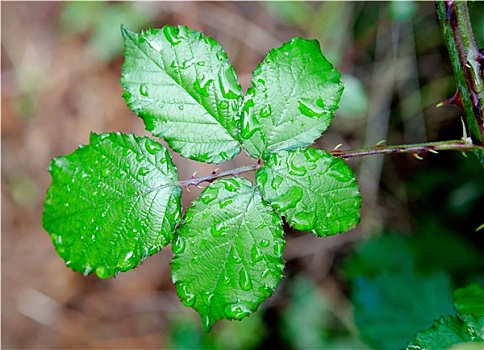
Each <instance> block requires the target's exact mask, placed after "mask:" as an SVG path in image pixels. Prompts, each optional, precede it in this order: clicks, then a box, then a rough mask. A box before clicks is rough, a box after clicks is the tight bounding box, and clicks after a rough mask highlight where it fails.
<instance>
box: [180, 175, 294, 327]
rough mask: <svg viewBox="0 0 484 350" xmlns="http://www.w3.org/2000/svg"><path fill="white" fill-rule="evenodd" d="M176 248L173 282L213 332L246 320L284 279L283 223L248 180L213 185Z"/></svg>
mask: <svg viewBox="0 0 484 350" xmlns="http://www.w3.org/2000/svg"><path fill="white" fill-rule="evenodd" d="M184 220H185V221H184V223H183V224H182V225H181V226H180V227H179V229H178V230H177V233H176V238H175V241H174V243H173V252H174V253H175V257H174V258H173V260H172V263H171V267H172V278H173V282H174V283H175V284H176V288H177V292H178V295H179V297H180V299H181V301H182V303H183V304H184V305H186V306H190V307H193V308H194V309H195V310H196V311H197V312H198V313H199V314H200V317H201V318H202V325H203V328H204V329H205V330H206V331H208V330H210V328H211V327H212V325H213V324H214V323H215V322H216V321H218V320H221V319H224V318H227V319H235V320H241V319H242V318H244V317H246V316H249V315H250V313H252V312H253V311H255V310H256V309H257V308H258V306H259V304H260V303H261V302H262V301H264V300H265V299H266V298H268V297H269V296H271V295H272V293H273V292H274V289H275V288H276V286H277V284H278V282H279V280H280V279H281V278H282V275H283V273H282V270H283V268H284V261H283V260H282V254H283V250H284V245H285V241H284V239H283V230H282V220H281V218H280V217H279V216H278V215H277V214H276V213H275V212H274V211H273V210H272V209H271V207H270V206H269V205H268V204H267V203H266V202H264V200H263V199H262V197H261V196H260V194H259V191H258V190H257V189H256V188H254V187H253V186H252V184H251V183H250V181H248V180H247V179H243V178H230V179H222V180H218V181H216V182H213V183H212V184H210V186H208V187H207V188H206V189H205V190H204V191H203V192H202V193H201V195H200V197H199V198H198V199H197V200H196V201H195V202H194V203H193V206H191V207H190V208H188V210H187V212H186V215H185V218H184Z"/></svg>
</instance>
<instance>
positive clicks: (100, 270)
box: [96, 266, 111, 278]
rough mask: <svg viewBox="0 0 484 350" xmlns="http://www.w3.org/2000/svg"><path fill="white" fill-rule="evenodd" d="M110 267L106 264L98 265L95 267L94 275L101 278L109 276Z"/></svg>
mask: <svg viewBox="0 0 484 350" xmlns="http://www.w3.org/2000/svg"><path fill="white" fill-rule="evenodd" d="M109 270H110V268H109V267H108V266H98V267H97V268H96V275H98V276H99V277H101V278H108V277H110V276H111V273H110V271H109Z"/></svg>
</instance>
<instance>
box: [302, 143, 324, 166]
mask: <svg viewBox="0 0 484 350" xmlns="http://www.w3.org/2000/svg"><path fill="white" fill-rule="evenodd" d="M304 156H305V157H306V159H307V161H308V162H311V163H315V162H316V161H318V160H319V159H321V158H322V157H323V155H322V154H321V153H319V151H318V150H317V149H314V148H311V147H309V148H307V149H306V150H305V151H304Z"/></svg>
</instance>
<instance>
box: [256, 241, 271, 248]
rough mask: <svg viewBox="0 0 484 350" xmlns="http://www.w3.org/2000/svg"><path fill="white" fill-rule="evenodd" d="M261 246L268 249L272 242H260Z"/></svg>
mask: <svg viewBox="0 0 484 350" xmlns="http://www.w3.org/2000/svg"><path fill="white" fill-rule="evenodd" d="M259 244H260V246H261V247H263V248H266V247H268V246H269V244H271V242H270V241H269V240H268V239H263V240H261V241H260V242H259Z"/></svg>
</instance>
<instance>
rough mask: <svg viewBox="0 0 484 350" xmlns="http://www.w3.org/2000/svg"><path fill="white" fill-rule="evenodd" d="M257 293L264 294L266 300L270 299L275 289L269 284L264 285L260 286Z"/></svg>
mask: <svg viewBox="0 0 484 350" xmlns="http://www.w3.org/2000/svg"><path fill="white" fill-rule="evenodd" d="M257 291H258V292H259V293H260V294H262V295H263V297H264V298H268V297H270V296H271V295H272V292H273V289H272V288H271V287H270V286H269V285H268V284H264V285H263V286H260V287H259V288H258V289H257Z"/></svg>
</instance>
